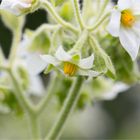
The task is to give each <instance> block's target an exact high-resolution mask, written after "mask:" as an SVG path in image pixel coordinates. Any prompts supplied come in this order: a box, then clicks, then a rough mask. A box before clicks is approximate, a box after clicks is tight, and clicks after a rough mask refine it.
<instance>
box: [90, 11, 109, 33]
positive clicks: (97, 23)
mask: <svg viewBox="0 0 140 140" xmlns="http://www.w3.org/2000/svg"><path fill="white" fill-rule="evenodd" d="M108 17H109V13H106V14H105V15H104V16H102V17H101V18H100V19H99V20H98V21H97V22H96V23H95V25H94V26H92V27H89V28H88V30H89V31H91V32H92V31H94V30H95V29H97V28H98V27H99V26H100V25H101V24H102V23H103V22H104V21H105V20H106V19H107V18H108Z"/></svg>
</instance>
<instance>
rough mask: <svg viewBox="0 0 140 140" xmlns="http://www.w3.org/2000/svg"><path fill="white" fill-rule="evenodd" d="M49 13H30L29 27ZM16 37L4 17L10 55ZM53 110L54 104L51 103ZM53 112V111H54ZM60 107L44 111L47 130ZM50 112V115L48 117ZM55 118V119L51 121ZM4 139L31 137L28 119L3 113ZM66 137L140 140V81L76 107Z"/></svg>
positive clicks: (2, 40)
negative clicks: (112, 96) (111, 95)
mask: <svg viewBox="0 0 140 140" xmlns="http://www.w3.org/2000/svg"><path fill="white" fill-rule="evenodd" d="M46 17H47V13H46V12H45V11H43V10H38V11H37V12H35V13H33V14H30V15H28V16H27V20H26V24H25V28H30V29H36V28H37V27H38V26H39V25H41V24H42V23H44V22H47V18H46ZM11 40H12V34H11V32H10V31H9V30H8V29H7V28H6V27H5V26H4V24H3V23H2V21H1V20H0V44H1V46H2V48H3V50H4V52H5V55H6V56H8V54H9V50H10V44H11ZM49 108H50V110H52V107H51V106H50V107H49ZM50 112H51V111H50ZM57 113H58V111H56V112H55V111H54V112H52V113H49V114H48V113H47V114H46V113H44V114H43V115H42V120H41V125H42V126H43V128H44V129H43V130H42V132H43V134H45V133H46V129H45V127H46V126H45V124H50V122H53V117H52V116H55V115H57ZM46 116H47V117H48V118H49V119H47V120H46ZM50 120H52V121H50ZM0 124H1V125H0V139H1V140H28V139H27V136H28V135H29V132H28V129H27V122H26V121H25V120H24V117H23V116H18V117H17V116H15V114H14V113H11V114H9V115H6V114H5V115H4V114H0ZM48 129H49V128H48ZM62 139H63V140H67V139H68V140H73V139H75V140H81V139H85V140H88V139H89V140H90V139H132V140H134V139H137V140H140V85H135V86H133V87H132V88H130V89H129V90H128V91H126V92H124V93H120V94H119V95H118V97H117V98H115V99H114V100H112V101H97V102H94V103H93V106H92V107H88V106H87V107H86V108H85V109H84V110H81V111H76V112H75V113H74V114H73V115H72V117H71V118H70V119H69V121H68V122H67V126H66V127H65V130H64V134H63V136H62Z"/></svg>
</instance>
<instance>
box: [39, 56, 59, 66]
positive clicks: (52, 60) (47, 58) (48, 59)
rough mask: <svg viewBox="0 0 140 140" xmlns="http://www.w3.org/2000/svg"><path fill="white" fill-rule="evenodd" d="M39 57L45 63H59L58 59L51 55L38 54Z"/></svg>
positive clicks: (55, 64)
mask: <svg viewBox="0 0 140 140" xmlns="http://www.w3.org/2000/svg"><path fill="white" fill-rule="evenodd" d="M40 58H41V59H42V60H43V61H45V62H46V63H47V64H52V65H54V66H57V65H58V64H59V60H57V59H56V58H55V57H53V56H51V55H40Z"/></svg>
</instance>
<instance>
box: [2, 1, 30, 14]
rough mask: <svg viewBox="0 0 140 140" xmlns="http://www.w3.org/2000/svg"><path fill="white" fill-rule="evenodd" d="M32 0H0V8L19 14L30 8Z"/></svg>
mask: <svg viewBox="0 0 140 140" xmlns="http://www.w3.org/2000/svg"><path fill="white" fill-rule="evenodd" d="M31 5H32V0H1V4H0V9H3V10H7V11H9V12H11V13H13V14H15V15H17V16H18V15H21V14H23V13H25V12H26V11H28V10H29V9H30V8H31Z"/></svg>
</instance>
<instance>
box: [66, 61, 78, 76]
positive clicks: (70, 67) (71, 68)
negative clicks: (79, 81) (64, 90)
mask: <svg viewBox="0 0 140 140" xmlns="http://www.w3.org/2000/svg"><path fill="white" fill-rule="evenodd" d="M76 71H77V66H76V65H75V64H72V63H70V62H64V73H65V74H66V75H69V76H73V75H74V74H75V73H76Z"/></svg>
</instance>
